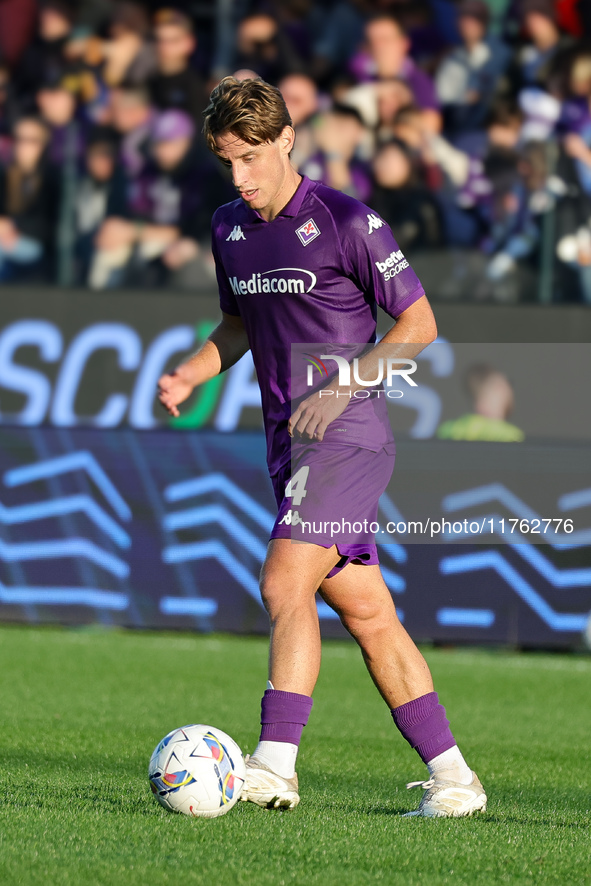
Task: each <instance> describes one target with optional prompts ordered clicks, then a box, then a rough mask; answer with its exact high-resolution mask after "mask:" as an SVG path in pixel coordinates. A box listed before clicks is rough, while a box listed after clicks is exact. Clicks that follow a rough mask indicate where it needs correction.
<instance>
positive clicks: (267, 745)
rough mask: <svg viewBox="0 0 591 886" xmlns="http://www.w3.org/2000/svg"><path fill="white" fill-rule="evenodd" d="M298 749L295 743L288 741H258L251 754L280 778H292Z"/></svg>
mask: <svg viewBox="0 0 591 886" xmlns="http://www.w3.org/2000/svg"><path fill="white" fill-rule="evenodd" d="M298 750H299V748H298V746H297V744H291V742H288V741H259V743H258V745H257V746H256V748H255V749H254V751H253V753H252V756H253V757H256V758H257V760H260V761H261V762H262V763H265V764H266V765H267V766H268V767H269V769H272V770H273V772H276V773H277V775H280V776H281V778H293V776H294V775H295V764H296V760H297V756H298Z"/></svg>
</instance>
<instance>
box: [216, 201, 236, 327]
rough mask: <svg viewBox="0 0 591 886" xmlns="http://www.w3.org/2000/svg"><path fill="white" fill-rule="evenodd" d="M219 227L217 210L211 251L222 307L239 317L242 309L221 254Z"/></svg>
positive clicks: (223, 309) (225, 311)
mask: <svg viewBox="0 0 591 886" xmlns="http://www.w3.org/2000/svg"><path fill="white" fill-rule="evenodd" d="M217 229H218V221H217V212H216V213H215V214H214V216H213V219H212V221H211V251H212V253H213V258H214V261H215V275H216V277H217V281H218V290H219V294H220V308H221V309H222V311H223V313H224V314H232V315H234V316H236V317H239V316H240V309H239V307H238V302H237V301H236V296H235V295H234V293H233V292H232V287H231V286H230V281H229V280H228V275H227V274H226V271H225V269H224V265H223V263H222V259H221V256H220V251H219V247H218V237H217V233H218V232H217Z"/></svg>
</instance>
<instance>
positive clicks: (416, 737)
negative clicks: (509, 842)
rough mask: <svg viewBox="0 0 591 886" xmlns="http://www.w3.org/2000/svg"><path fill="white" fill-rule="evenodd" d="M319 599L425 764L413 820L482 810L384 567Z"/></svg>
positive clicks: (329, 584)
mask: <svg viewBox="0 0 591 886" xmlns="http://www.w3.org/2000/svg"><path fill="white" fill-rule="evenodd" d="M320 593H321V594H322V596H323V598H324V599H325V600H326V602H327V603H328V604H329V606H331V607H332V608H333V609H335V611H336V612H337V613H338V615H339V617H340V619H341V621H342V623H343V625H344V626H345V628H346V629H347V630H348V631H349V633H350V634H351V635H352V636H353V637H354V638H355V640H356V641H357V643H358V644H359V646H360V647H361V651H362V654H363V658H364V660H365V663H366V665H367V668H368V670H369V672H370V674H371V677H372V679H373V681H374V683H375V685H376V686H377V688H378V690H379V692H380V694H381V695H382V698H383V699H384V701H385V702H386V704H387V705H388V707H389V708H390V710H391V712H392V717H393V719H394V722H395V724H396V726H397V727H398V729H399V730H400V732H401V733H402V735H403V736H404V738H405V739H406V740H407V741H408V742H409V744H410V745H411V746H412V747H413V748H415V750H416V751H417V753H418V754H419V756H420V757H421V759H422V760H423V762H424V763H426V764H427V767H428V769H429V774H430V779H429V781H426V782H417V784H422V785H424V786H425V794H424V796H423V799H422V800H421V804H420V806H419V809H418V810H417V813H416V814H419V815H432V816H458V815H470V814H472V812H476V811H481V810H483V809H485V808H486V795H485V793H484V790H483V788H482V785H481V784H480V782H479V781H478V778H477V777H476V775H475V773H473V772H472V770H471V769H470V768H469V766H468V765H467V764H466V762H465V760H464V758H463V756H462V754H461V752H460V750H459V748H458V746H457V744H456V742H455V739H454V737H453V735H452V733H451V730H450V728H449V722H448V720H447V718H446V715H445V709H444V708H443V706H442V705H441V704H439V698H438V696H437V693H436V692H434V691H433V681H432V679H431V674H430V672H429V668H428V666H427V663H426V661H425V659H424V658H423V656H422V655H421V653H420V652H419V650H418V649H417V647H416V646H415V644H414V642H413V641H412V639H411V638H410V636H409V635H408V633H407V632H406V630H405V629H404V627H403V626H402V624H401V623H400V620H399V618H398V616H397V614H396V608H395V606H394V603H393V601H392V597H391V595H390V591H389V590H388V588H387V586H386V584H385V582H384V580H383V578H382V574H381V572H380V569H379V566H361V565H356V564H354V563H348V564H347V565H346V566H345V568H344V569H342V570H341V571H340V572H337V573H336V575H334V576H332V577H331V578H326V579H325V580H324V581H323V582H322V585H321V588H320Z"/></svg>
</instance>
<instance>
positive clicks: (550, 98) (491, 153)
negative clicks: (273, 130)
mask: <svg viewBox="0 0 591 886" xmlns="http://www.w3.org/2000/svg"><path fill="white" fill-rule="evenodd" d="M223 6H224V10H225V18H224V16H222V15H220V14H219V13H220V9H219V7H218V6H217V4H215V3H214V2H210V3H206V4H203V3H196V2H195V3H191V2H187V3H184V4H181V5H177V6H176V7H174V8H172V7H171V8H169V7H166V8H160V6H159V5H158V4H155V3H148V2H119V0H80V2H78V3H76V2H74V0H0V281H19V280H20V281H31V280H34V281H44V282H59V283H61V284H66V285H68V284H76V285H88V286H90V287H92V288H94V289H105V288H109V287H118V286H123V285H124V286H143V287H149V286H157V285H161V284H163V283H166V284H167V285H172V286H176V287H180V288H185V289H187V290H195V289H196V288H200V287H203V288H210V287H211V286H212V283H213V280H214V274H213V262H212V258H211V254H210V250H209V225H210V220H211V215H212V212H213V210H214V209H215V208H216V206H218V205H219V204H220V203H223V202H226V201H228V200H231V199H234V198H235V192H234V190H233V188H232V185H231V182H230V181H229V178H228V175H227V173H226V172H225V170H224V169H223V168H222V167H221V166H220V165H219V164H218V163H217V161H216V160H215V158H213V157H212V156H211V155H210V154H209V153H208V152H207V150H206V148H205V146H204V144H203V140H202V137H201V132H200V130H201V122H200V121H201V114H202V111H203V109H204V107H205V106H206V104H207V97H208V94H209V91H210V90H211V89H212V88H213V86H214V85H215V84H216V83H217V82H219V80H220V79H221V77H223V76H225V75H227V74H234V75H235V76H236V77H238V78H245V77H253V76H260V77H263V78H264V79H265V80H268V81H269V82H271V83H273V84H275V85H277V86H278V87H279V89H280V90H281V91H282V93H283V95H284V97H285V100H286V103H287V106H288V108H289V111H290V113H291V116H292V120H293V124H294V127H295V130H296V133H297V137H296V144H295V149H294V153H293V158H292V159H293V162H294V164H295V165H296V167H297V168H298V169H299V171H300V172H302V173H305V174H306V175H308V176H309V177H311V178H314V179H321V180H322V181H324V182H325V183H326V184H329V185H332V186H333V187H335V188H338V189H340V190H342V191H345V192H346V193H348V194H351V195H353V196H355V197H357V198H359V199H361V200H362V201H364V202H366V203H367V204H368V205H369V206H371V207H372V208H373V209H374V210H375V211H376V212H378V213H379V214H380V215H381V216H382V217H383V218H384V219H385V220H386V221H388V222H389V224H390V225H391V226H392V229H393V231H394V235H395V237H396V239H397V240H398V243H399V245H400V248H401V249H402V250H403V251H404V252H405V253H406V254H408V255H409V256H410V258H411V261H412V262H413V264H414V265H415V267H416V269H417V272H418V273H419V276H421V277H422V278H423V279H424V282H425V283H426V285H427V286H428V287H429V292H430V294H433V295H434V296H436V297H446V296H447V297H464V298H470V299H496V300H499V301H512V300H517V299H520V298H535V297H537V295H538V292H539V280H540V278H541V277H544V274H545V275H546V278H549V279H550V280H551V283H550V286H551V292H550V297H551V298H553V299H555V300H563V301H579V302H587V303H589V304H591V3H589V2H588V0H259V2H257V0H252V2H249V0H235V2H234V3H225V4H223ZM540 271H542V272H543V273H542V274H540ZM430 281H433V282H432V283H431V282H430Z"/></svg>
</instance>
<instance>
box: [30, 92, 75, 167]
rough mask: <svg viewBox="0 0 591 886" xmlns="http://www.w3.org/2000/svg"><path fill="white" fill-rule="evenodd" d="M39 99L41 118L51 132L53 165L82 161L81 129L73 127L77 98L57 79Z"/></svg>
mask: <svg viewBox="0 0 591 886" xmlns="http://www.w3.org/2000/svg"><path fill="white" fill-rule="evenodd" d="M36 98H37V107H38V109H39V112H40V114H41V117H42V119H43V120H44V121H45V123H46V124H47V126H48V128H49V131H50V137H49V146H48V153H49V160H50V162H51V163H53V164H54V165H55V166H61V165H62V164H63V163H65V161H66V159H68V158H74V159H76V160H77V159H79V158H80V157H81V156H82V151H83V147H84V145H83V136H82V133H81V131H80V129H79V128H78V127H76V126H73V125H72V124H73V123H74V118H75V115H76V96H75V95H74V94H73V93H72V91H71V90H70V89H68V88H67V86H66V84H65V82H64V81H63V80H58V81H57V82H55V83H52V82H51V81H48V82H47V84H45V85H43V86H42V87H41V89H40V90H39V91H38V92H37V96H36Z"/></svg>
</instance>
